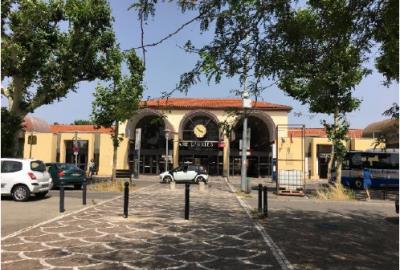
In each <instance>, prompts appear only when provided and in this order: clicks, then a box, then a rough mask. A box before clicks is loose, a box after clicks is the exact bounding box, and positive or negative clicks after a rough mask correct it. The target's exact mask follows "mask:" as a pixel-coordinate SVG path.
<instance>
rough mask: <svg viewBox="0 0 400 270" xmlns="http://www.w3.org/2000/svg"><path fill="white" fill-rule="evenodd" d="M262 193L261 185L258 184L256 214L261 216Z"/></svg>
mask: <svg viewBox="0 0 400 270" xmlns="http://www.w3.org/2000/svg"><path fill="white" fill-rule="evenodd" d="M262 191H263V186H262V185H261V184H258V213H260V214H262V212H263V208H262Z"/></svg>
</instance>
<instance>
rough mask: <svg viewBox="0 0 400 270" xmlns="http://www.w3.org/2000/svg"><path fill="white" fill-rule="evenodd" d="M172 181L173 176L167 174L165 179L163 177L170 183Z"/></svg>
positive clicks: (164, 180)
mask: <svg viewBox="0 0 400 270" xmlns="http://www.w3.org/2000/svg"><path fill="white" fill-rule="evenodd" d="M171 181H172V178H171V176H165V177H164V179H163V182H165V183H169V182H171Z"/></svg>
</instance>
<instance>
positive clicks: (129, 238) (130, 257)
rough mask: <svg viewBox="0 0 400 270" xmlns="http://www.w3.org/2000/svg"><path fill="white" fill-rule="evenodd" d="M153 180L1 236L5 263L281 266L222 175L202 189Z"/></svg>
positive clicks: (59, 266) (30, 265)
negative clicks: (125, 208) (125, 210)
mask: <svg viewBox="0 0 400 270" xmlns="http://www.w3.org/2000/svg"><path fill="white" fill-rule="evenodd" d="M190 196H191V197H190V205H191V208H190V220H188V221H186V220H185V219H184V186H183V185H177V187H176V190H169V186H168V185H165V184H156V185H155V186H152V187H147V188H144V189H142V190H139V191H136V192H134V193H131V195H130V208H129V217H128V218H127V219H124V218H123V217H122V204H123V202H122V199H121V198H118V199H115V200H112V201H108V202H106V203H103V204H99V205H96V206H94V207H92V208H89V209H86V210H84V211H82V212H79V213H75V214H73V215H70V216H67V217H63V218H62V219H60V220H57V221H54V222H51V223H47V224H45V225H42V226H40V227H37V228H35V229H32V230H29V231H26V232H24V233H22V234H20V235H17V236H13V237H10V238H7V239H4V240H3V241H2V245H1V249H2V250H1V252H2V264H1V266H2V269H3V270H5V269H13V270H18V269H24V270H26V269H88V270H89V269H281V268H285V267H283V266H282V263H279V262H278V260H277V259H276V256H274V252H275V251H274V250H273V249H271V248H269V245H267V244H266V242H265V238H264V239H263V236H262V235H261V234H260V233H259V231H257V230H256V229H255V227H254V223H253V222H252V220H251V219H249V217H248V216H247V214H246V213H245V211H244V210H243V208H242V207H241V206H240V204H239V203H238V201H237V199H236V198H235V196H234V194H233V193H232V192H231V191H230V189H229V188H228V187H227V186H226V184H225V183H224V182H223V179H222V178H213V179H211V181H210V183H209V185H208V188H207V189H206V190H205V191H203V192H201V191H199V190H198V186H197V185H193V186H192V187H191V194H190Z"/></svg>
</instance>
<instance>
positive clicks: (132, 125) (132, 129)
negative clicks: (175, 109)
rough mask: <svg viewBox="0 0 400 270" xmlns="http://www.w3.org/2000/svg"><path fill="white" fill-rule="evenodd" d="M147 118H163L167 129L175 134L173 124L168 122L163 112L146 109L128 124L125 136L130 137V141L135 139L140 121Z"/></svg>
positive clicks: (139, 112) (140, 111)
mask: <svg viewBox="0 0 400 270" xmlns="http://www.w3.org/2000/svg"><path fill="white" fill-rule="evenodd" d="M146 116H157V117H161V118H162V119H163V121H164V125H165V127H166V128H167V129H169V130H171V132H172V133H174V132H175V129H174V127H173V126H172V124H171V123H170V122H169V121H168V119H167V118H166V117H165V115H164V114H163V113H162V112H160V111H157V110H153V109H150V108H145V109H141V110H139V111H138V113H137V114H136V115H134V116H133V117H132V118H131V119H129V120H128V123H127V125H126V128H125V134H126V136H127V137H129V139H132V140H133V139H134V137H135V128H136V126H137V124H138V123H139V121H140V120H142V119H143V118H144V117H146Z"/></svg>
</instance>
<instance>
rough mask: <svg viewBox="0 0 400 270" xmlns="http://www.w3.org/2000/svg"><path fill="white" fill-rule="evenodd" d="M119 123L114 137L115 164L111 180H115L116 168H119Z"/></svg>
mask: <svg viewBox="0 0 400 270" xmlns="http://www.w3.org/2000/svg"><path fill="white" fill-rule="evenodd" d="M118 129H119V122H118V121H116V123H115V129H114V135H113V164H112V176H111V180H115V179H116V177H115V175H116V168H117V151H118V132H119V130H118Z"/></svg>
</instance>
